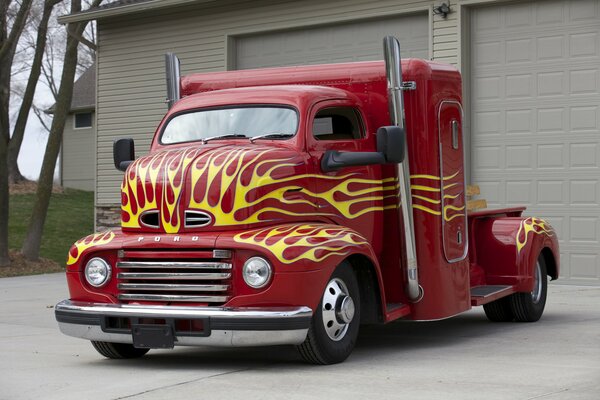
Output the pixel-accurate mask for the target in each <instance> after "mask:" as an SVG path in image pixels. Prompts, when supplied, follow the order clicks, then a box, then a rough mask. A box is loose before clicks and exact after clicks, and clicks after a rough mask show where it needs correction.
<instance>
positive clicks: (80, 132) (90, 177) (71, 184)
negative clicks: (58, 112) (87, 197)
mask: <svg viewBox="0 0 600 400" xmlns="http://www.w3.org/2000/svg"><path fill="white" fill-rule="evenodd" d="M74 119H75V117H74V114H70V115H69V116H68V117H67V121H66V124H65V129H64V131H63V145H62V153H61V157H62V161H61V164H62V171H61V173H62V185H63V186H64V187H68V188H72V189H80V190H90V191H91V190H94V187H95V185H94V183H95V172H96V171H95V169H94V162H93V160H94V159H95V157H96V156H95V154H96V152H95V148H96V146H95V141H96V129H95V125H94V123H93V122H92V127H91V128H78V129H75V128H74ZM92 121H94V113H92Z"/></svg>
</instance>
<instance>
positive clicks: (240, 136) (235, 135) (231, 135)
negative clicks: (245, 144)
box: [200, 133, 247, 144]
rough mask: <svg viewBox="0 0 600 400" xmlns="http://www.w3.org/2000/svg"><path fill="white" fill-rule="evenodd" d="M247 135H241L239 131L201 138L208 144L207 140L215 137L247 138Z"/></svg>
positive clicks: (203, 142)
mask: <svg viewBox="0 0 600 400" xmlns="http://www.w3.org/2000/svg"><path fill="white" fill-rule="evenodd" d="M245 137H247V136H246V135H240V134H239V133H228V134H226V135H217V136H211V137H207V138H204V139H200V141H201V142H202V144H206V143H207V142H209V141H211V140H214V139H229V138H245Z"/></svg>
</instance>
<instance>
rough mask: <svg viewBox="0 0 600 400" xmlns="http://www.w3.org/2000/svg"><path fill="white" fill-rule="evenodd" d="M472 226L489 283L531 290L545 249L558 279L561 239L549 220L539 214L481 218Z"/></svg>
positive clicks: (477, 259)
mask: <svg viewBox="0 0 600 400" xmlns="http://www.w3.org/2000/svg"><path fill="white" fill-rule="evenodd" d="M472 229H473V236H472V237H473V238H474V241H475V243H474V244H475V246H474V247H475V255H474V256H475V257H474V258H475V262H476V264H478V265H479V266H481V267H482V268H483V269H484V271H485V278H486V279H485V280H486V284H488V285H515V286H516V290H517V291H519V292H529V291H531V290H532V289H533V272H534V267H535V265H536V261H537V258H538V256H539V254H540V253H542V252H543V254H544V256H545V258H546V264H547V267H548V274H549V275H550V276H551V277H552V279H557V278H558V275H559V250H558V238H557V236H556V232H555V231H554V229H553V228H552V227H551V226H550V224H548V223H547V222H546V221H544V220H542V219H540V218H535V217H526V218H525V217H500V218H478V219H475V220H474V221H473V224H472ZM549 258H551V259H549ZM549 261H551V263H549Z"/></svg>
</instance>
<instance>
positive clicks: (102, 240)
mask: <svg viewBox="0 0 600 400" xmlns="http://www.w3.org/2000/svg"><path fill="white" fill-rule="evenodd" d="M114 238H115V233H114V232H112V231H106V232H100V233H94V234H92V235H88V236H86V237H84V238H83V239H80V240H78V241H76V242H75V244H73V246H75V248H76V249H77V255H76V256H75V257H73V256H72V255H71V252H69V258H68V259H67V265H73V264H75V263H76V262H77V261H79V258H80V257H81V255H82V254H83V252H84V251H85V250H87V249H89V248H92V247H94V246H102V245H105V244H108V243H110V242H111V241H112V240H113V239H114Z"/></svg>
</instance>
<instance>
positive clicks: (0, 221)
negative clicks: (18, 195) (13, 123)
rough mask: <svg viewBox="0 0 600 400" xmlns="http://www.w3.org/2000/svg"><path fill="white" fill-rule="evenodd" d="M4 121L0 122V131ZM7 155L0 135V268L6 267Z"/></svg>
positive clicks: (4, 141)
mask: <svg viewBox="0 0 600 400" xmlns="http://www.w3.org/2000/svg"><path fill="white" fill-rule="evenodd" d="M3 123H4V121H2V122H0V129H4V127H3V126H1V125H2V124H3ZM7 153H8V141H7V140H6V138H5V137H4V136H3V135H0V267H8V266H9V265H10V259H9V258H8V199H9V197H8V168H7V167H8V166H7V164H6V156H7Z"/></svg>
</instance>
